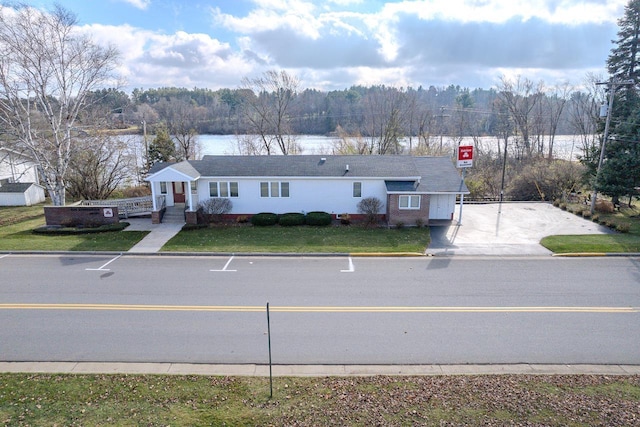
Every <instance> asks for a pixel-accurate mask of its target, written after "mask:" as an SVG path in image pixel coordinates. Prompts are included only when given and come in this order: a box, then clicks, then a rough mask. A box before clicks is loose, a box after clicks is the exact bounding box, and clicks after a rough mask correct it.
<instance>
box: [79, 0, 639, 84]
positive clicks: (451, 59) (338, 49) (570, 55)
mask: <svg viewBox="0 0 640 427" xmlns="http://www.w3.org/2000/svg"><path fill="white" fill-rule="evenodd" d="M137 1H138V2H139V3H140V4H146V5H149V4H150V2H149V1H142V0H137ZM626 3H627V0H428V1H427V0H411V1H410V0H405V1H399V2H386V3H384V2H383V4H381V3H380V2H368V1H363V0H325V1H311V0H253V1H252V8H250V9H249V10H248V12H244V13H243V14H242V15H239V14H233V13H230V12H228V9H227V10H225V9H224V7H223V6H218V7H215V8H212V9H210V11H211V16H212V17H213V22H214V25H213V26H212V29H211V34H190V33H187V32H176V33H173V34H161V33H158V32H152V31H148V30H143V29H140V28H133V27H129V26H126V25H125V26H119V27H100V26H98V25H94V26H91V31H94V36H95V35H96V34H98V35H99V37H100V38H101V39H104V40H109V41H111V42H113V43H115V44H116V45H117V46H118V47H119V48H120V50H121V51H122V53H123V59H124V64H125V66H124V67H123V74H125V75H126V76H127V77H128V78H129V84H130V85H131V86H132V87H140V86H143V87H149V86H154V87H157V86H163V85H166V86H185V87H193V86H198V87H209V88H213V89H215V88H219V87H236V86H237V85H238V84H239V83H240V80H241V79H242V77H244V76H253V75H258V74H260V73H261V72H262V71H264V70H266V69H278V68H279V69H286V70H287V71H290V72H293V73H295V74H297V75H299V76H300V78H301V80H302V81H303V83H304V84H305V85H306V86H307V87H315V88H318V89H340V88H345V87H349V86H351V85H352V84H366V85H368V84H387V85H396V86H408V85H411V86H417V85H421V84H422V85H425V86H428V85H431V84H434V85H437V86H446V85H449V84H459V85H462V86H467V87H489V86H492V85H493V84H495V81H496V79H497V76H499V75H501V74H505V75H517V74H520V75H523V76H525V77H527V78H530V79H532V80H539V79H544V80H545V81H549V82H550V83H555V82H557V81H561V80H567V79H568V80H574V81H575V80H581V79H582V78H583V76H584V74H585V73H586V72H587V71H590V72H596V73H599V72H601V71H602V70H604V65H605V60H606V57H607V55H608V52H609V51H610V48H611V43H610V41H611V39H613V38H615V32H616V29H617V25H616V23H617V20H618V19H619V18H620V17H621V16H622V14H623V9H624V6H625V4H626ZM223 37H227V38H226V39H223Z"/></svg>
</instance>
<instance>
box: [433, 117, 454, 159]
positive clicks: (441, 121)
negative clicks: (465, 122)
mask: <svg viewBox="0 0 640 427" xmlns="http://www.w3.org/2000/svg"><path fill="white" fill-rule="evenodd" d="M444 108H445V107H444V106H442V107H440V114H439V115H438V116H436V117H437V118H439V119H440V120H439V122H440V154H442V132H443V126H442V125H443V124H444V120H443V119H444V118H445V117H451V116H450V115H449V114H444Z"/></svg>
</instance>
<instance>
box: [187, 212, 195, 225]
mask: <svg viewBox="0 0 640 427" xmlns="http://www.w3.org/2000/svg"><path fill="white" fill-rule="evenodd" d="M184 216H185V222H186V223H187V224H197V223H198V215H197V213H196V212H195V211H186V212H185V213H184Z"/></svg>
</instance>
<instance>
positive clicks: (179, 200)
mask: <svg viewBox="0 0 640 427" xmlns="http://www.w3.org/2000/svg"><path fill="white" fill-rule="evenodd" d="M199 178H200V174H199V173H198V172H197V171H196V170H195V169H194V168H193V167H192V166H191V165H190V164H189V163H188V162H180V163H176V164H173V165H171V166H169V167H165V168H163V169H161V170H159V171H158V172H156V173H153V168H152V173H151V174H150V175H149V176H148V177H147V178H146V180H147V181H149V183H150V185H151V196H152V199H153V210H152V212H151V221H152V222H153V223H154V224H159V223H161V222H163V217H164V216H165V213H166V212H167V209H169V210H171V211H172V212H173V213H174V216H175V212H176V211H177V210H182V211H183V212H184V214H183V215H184V218H185V221H186V222H187V223H189V224H195V223H196V222H197V220H196V214H195V212H196V206H197V205H198V194H197V183H198V179H199Z"/></svg>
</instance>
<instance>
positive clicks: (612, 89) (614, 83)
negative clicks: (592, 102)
mask: <svg viewBox="0 0 640 427" xmlns="http://www.w3.org/2000/svg"><path fill="white" fill-rule="evenodd" d="M596 84H597V85H607V87H608V89H609V105H608V107H607V120H606V121H605V123H604V135H603V137H602V144H601V146H600V159H599V160H598V168H597V169H596V177H595V180H594V183H593V194H592V196H591V214H592V215H593V213H594V212H595V210H596V198H597V197H598V178H599V177H600V169H601V168H602V162H603V161H604V149H605V146H606V145H607V139H608V138H609V124H610V123H611V115H612V113H613V98H614V96H615V93H616V89H618V87H619V86H628V85H633V84H634V81H633V80H623V81H620V80H618V79H615V78H612V79H611V80H610V81H608V82H598V83H596Z"/></svg>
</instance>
